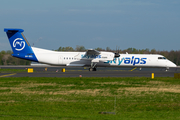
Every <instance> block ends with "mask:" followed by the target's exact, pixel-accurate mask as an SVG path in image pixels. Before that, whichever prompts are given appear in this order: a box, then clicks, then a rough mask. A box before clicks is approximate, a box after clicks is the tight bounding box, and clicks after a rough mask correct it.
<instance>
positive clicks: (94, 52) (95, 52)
mask: <svg viewBox="0 0 180 120" xmlns="http://www.w3.org/2000/svg"><path fill="white" fill-rule="evenodd" d="M99 54H100V52H99V51H97V50H93V49H89V50H88V51H87V52H86V54H85V55H86V56H93V55H99Z"/></svg>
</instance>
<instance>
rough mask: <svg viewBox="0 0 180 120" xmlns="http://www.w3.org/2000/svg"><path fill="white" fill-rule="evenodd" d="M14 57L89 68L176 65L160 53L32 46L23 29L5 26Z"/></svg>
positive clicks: (56, 64)
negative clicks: (63, 50) (64, 49)
mask: <svg viewBox="0 0 180 120" xmlns="http://www.w3.org/2000/svg"><path fill="white" fill-rule="evenodd" d="M4 31H5V32H6V33H7V36H8V39H9V42H10V45H11V48H12V50H13V54H12V56H13V57H17V58H21V59H26V60H30V61H35V62H39V63H45V64H49V65H55V66H82V67H85V66H88V67H89V71H96V68H97V67H140V68H142V67H163V68H167V69H168V68H169V67H176V65H175V64H174V63H173V62H171V61H169V60H168V59H166V58H165V57H164V56H162V55H157V54H119V53H113V52H104V51H97V50H93V49H89V50H87V51H86V52H59V51H52V50H46V49H41V48H36V47H31V46H30V44H29V43H28V41H27V40H26V38H25V37H24V35H23V32H24V30H23V29H9V28H5V29H4Z"/></svg>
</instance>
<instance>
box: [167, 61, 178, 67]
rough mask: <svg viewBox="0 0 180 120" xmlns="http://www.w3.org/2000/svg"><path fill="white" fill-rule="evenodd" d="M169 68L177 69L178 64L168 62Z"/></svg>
mask: <svg viewBox="0 0 180 120" xmlns="http://www.w3.org/2000/svg"><path fill="white" fill-rule="evenodd" d="M167 66H168V67H177V65H176V64H174V63H173V62H171V61H169V60H168V64H167Z"/></svg>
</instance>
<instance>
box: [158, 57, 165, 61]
mask: <svg viewBox="0 0 180 120" xmlns="http://www.w3.org/2000/svg"><path fill="white" fill-rule="evenodd" d="M158 59H159V60H166V58H165V57H158Z"/></svg>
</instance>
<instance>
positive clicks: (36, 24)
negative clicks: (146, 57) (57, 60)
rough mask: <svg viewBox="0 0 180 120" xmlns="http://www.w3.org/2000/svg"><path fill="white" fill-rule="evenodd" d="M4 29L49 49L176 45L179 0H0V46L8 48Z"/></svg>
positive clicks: (178, 43) (179, 28)
mask: <svg viewBox="0 0 180 120" xmlns="http://www.w3.org/2000/svg"><path fill="white" fill-rule="evenodd" d="M4 28H20V29H24V35H25V37H26V38H27V40H28V42H29V43H30V44H31V45H34V46H35V47H39V48H44V49H50V50H55V49H58V48H59V47H60V46H61V47H68V46H70V47H73V48H76V46H77V45H82V46H84V47H85V48H86V49H95V48H97V47H100V48H103V49H106V47H110V48H111V49H114V50H115V49H116V46H118V47H119V48H120V49H122V50H124V49H127V48H136V49H146V48H148V49H150V50H151V49H156V50H160V51H162V50H167V51H171V50H180V0H28V1H27V0H1V1H0V51H2V50H11V47H10V44H9V41H8V39H7V36H6V34H5V32H4Z"/></svg>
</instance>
